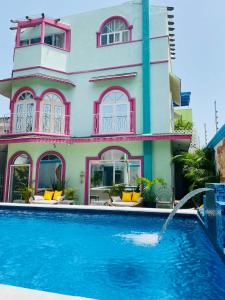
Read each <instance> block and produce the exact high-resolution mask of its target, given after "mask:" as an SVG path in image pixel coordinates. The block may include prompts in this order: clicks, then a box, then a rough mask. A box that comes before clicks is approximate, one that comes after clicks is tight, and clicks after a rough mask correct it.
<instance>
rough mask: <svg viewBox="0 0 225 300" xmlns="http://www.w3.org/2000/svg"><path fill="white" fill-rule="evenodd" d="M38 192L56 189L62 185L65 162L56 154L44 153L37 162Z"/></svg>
mask: <svg viewBox="0 0 225 300" xmlns="http://www.w3.org/2000/svg"><path fill="white" fill-rule="evenodd" d="M37 170H38V174H37V177H38V185H37V190H39V191H40V190H45V189H54V186H56V185H58V184H59V183H60V184H62V183H63V180H64V175H65V161H64V159H63V157H62V156H61V155H60V154H58V153H55V152H49V153H44V154H43V155H42V156H41V157H40V158H39V159H38V162H37Z"/></svg>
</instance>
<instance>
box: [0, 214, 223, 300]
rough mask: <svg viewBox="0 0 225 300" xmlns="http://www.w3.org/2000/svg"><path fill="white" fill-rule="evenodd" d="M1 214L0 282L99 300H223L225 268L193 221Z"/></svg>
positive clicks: (187, 219)
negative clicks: (147, 237)
mask: <svg viewBox="0 0 225 300" xmlns="http://www.w3.org/2000/svg"><path fill="white" fill-rule="evenodd" d="M164 221H165V217H162V216H154V215H133V214H132V215H125V214H122V213H121V214H105V213H93V212H92V213H90V212H87V213H86V212H76V213H68V212H62V213H61V212H50V211H30V210H28V211H22V210H8V209H3V210H0V230H1V234H0V245H1V247H0V283H2V284H8V285H15V286H21V287H27V288H32V289H38V290H43V291H50V292H55V293H61V294H67V295H76V296H83V297H89V298H94V299H110V300H111V299H129V300H130V299H151V300H163V299H165V300H170V299H173V300H176V299H179V300H180V299H184V300H186V299H207V300H209V299H218V300H220V299H225V265H224V264H223V262H222V261H221V260H220V258H219V257H218V255H217V253H216V252H215V250H214V249H213V248H212V246H211V244H210V242H209V240H208V238H207V236H206V235H205V233H204V231H203V229H202V228H201V226H200V225H199V223H198V222H197V220H195V219H193V218H184V217H177V218H175V219H174V221H173V223H172V224H171V226H170V227H169V229H168V231H167V232H166V234H165V236H164V238H163V240H162V241H161V242H160V244H159V245H157V246H156V247H150V246H148V245H145V244H135V242H134V241H132V240H131V239H129V238H126V237H129V236H130V234H143V233H155V232H159V230H160V229H161V226H162V224H163V222H164Z"/></svg>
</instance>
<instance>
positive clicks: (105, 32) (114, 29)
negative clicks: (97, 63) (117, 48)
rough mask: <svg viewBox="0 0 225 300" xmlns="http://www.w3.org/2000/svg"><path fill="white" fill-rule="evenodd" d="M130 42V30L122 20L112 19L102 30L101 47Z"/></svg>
mask: <svg viewBox="0 0 225 300" xmlns="http://www.w3.org/2000/svg"><path fill="white" fill-rule="evenodd" d="M129 40H130V30H129V28H128V26H127V24H126V23H125V22H124V21H123V20H122V19H119V18H115V19H112V20H111V21H110V22H108V23H106V24H105V26H104V27H103V29H102V30H101V46H105V45H110V44H116V43H124V42H128V41H129Z"/></svg>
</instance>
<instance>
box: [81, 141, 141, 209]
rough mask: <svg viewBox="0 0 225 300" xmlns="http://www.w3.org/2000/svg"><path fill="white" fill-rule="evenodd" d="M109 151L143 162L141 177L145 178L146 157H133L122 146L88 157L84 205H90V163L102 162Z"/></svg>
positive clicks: (109, 148)
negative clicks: (119, 152) (117, 151)
mask: <svg viewBox="0 0 225 300" xmlns="http://www.w3.org/2000/svg"><path fill="white" fill-rule="evenodd" d="M109 150H119V151H122V152H123V153H125V154H127V155H128V159H130V160H132V159H134V160H140V161H141V176H142V177H143V176H144V157H143V156H132V155H131V154H130V152H129V151H128V150H127V149H125V148H123V147H121V146H109V147H106V148H104V149H103V150H101V151H100V152H99V154H98V155H97V156H93V157H90V156H89V157H86V162H85V190H84V204H85V205H89V177H90V161H92V160H100V159H101V156H102V154H103V153H105V152H106V151H109Z"/></svg>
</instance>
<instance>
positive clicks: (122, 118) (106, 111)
mask: <svg viewBox="0 0 225 300" xmlns="http://www.w3.org/2000/svg"><path fill="white" fill-rule="evenodd" d="M99 123H100V124H99V125H100V133H126V132H130V104H129V101H128V98H127V96H126V95H125V94H124V93H123V92H121V91H117V90H115V91H111V92H109V93H108V94H106V95H105V97H104V98H103V101H102V103H101V105H100V112H99Z"/></svg>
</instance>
